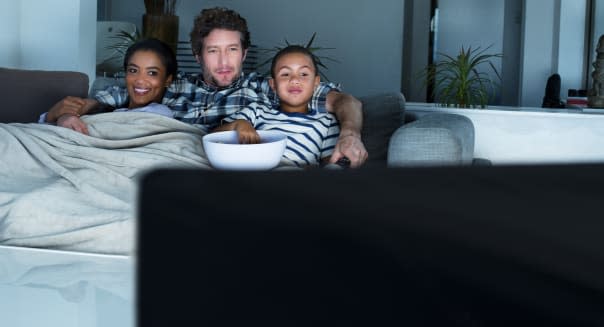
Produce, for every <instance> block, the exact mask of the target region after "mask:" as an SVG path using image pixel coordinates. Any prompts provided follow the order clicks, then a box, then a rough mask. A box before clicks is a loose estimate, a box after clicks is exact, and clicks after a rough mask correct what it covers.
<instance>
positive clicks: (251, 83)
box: [94, 73, 340, 130]
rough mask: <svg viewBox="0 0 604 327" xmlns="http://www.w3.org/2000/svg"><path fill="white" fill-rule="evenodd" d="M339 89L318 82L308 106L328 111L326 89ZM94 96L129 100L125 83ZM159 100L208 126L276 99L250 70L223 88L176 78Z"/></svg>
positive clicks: (115, 102)
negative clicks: (249, 72)
mask: <svg viewBox="0 0 604 327" xmlns="http://www.w3.org/2000/svg"><path fill="white" fill-rule="evenodd" d="M331 90H336V91H340V88H339V86H338V85H335V84H333V83H323V82H322V83H321V84H320V85H319V86H318V87H317V88H316V89H315V92H314V94H313V98H312V100H311V103H310V108H311V109H314V110H317V111H318V112H327V108H326V102H327V93H329V92H330V91H331ZM94 98H95V99H96V100H97V101H99V102H100V103H103V104H106V105H109V106H111V107H115V108H119V107H123V106H125V105H126V104H127V103H128V91H127V90H126V88H124V87H119V86H112V87H109V88H108V89H106V90H104V91H100V92H98V93H97V94H96V95H95V96H94ZM162 103H163V104H165V105H167V106H168V107H170V108H171V109H172V111H173V112H174V118H176V119H178V120H181V121H183V122H186V123H190V124H198V125H203V126H202V127H204V128H205V129H206V130H210V129H212V128H214V127H216V126H218V125H219V124H220V121H221V120H222V119H223V118H224V117H226V116H229V115H231V114H233V113H235V112H237V111H239V110H241V109H242V108H246V107H247V108H251V109H256V108H260V109H261V108H269V109H270V108H278V106H279V101H278V99H277V96H276V94H275V93H274V92H273V91H272V89H271V88H270V86H269V84H268V79H266V78H264V77H262V76H260V75H258V74H257V73H251V74H248V75H245V74H243V73H242V74H241V77H240V78H239V79H238V80H237V81H236V82H234V83H233V84H231V85H230V86H228V87H225V88H216V87H214V86H211V85H208V84H207V83H205V82H204V81H203V80H202V79H201V78H199V77H198V75H192V76H188V77H187V78H179V79H177V80H176V81H175V82H174V83H172V84H171V85H170V87H168V89H167V90H166V93H165V94H164V98H163V99H162Z"/></svg>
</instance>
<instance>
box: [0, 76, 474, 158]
mask: <svg viewBox="0 0 604 327" xmlns="http://www.w3.org/2000/svg"><path fill="white" fill-rule="evenodd" d="M117 83H122V82H121V81H119V80H117V79H114V78H106V77H100V78H98V79H96V80H95V81H94V82H93V83H92V87H90V89H89V85H90V82H89V80H88V77H87V75H85V74H83V73H79V72H66V71H41V70H21V69H8V68H0V96H1V98H2V99H5V101H8V103H5V106H4V108H11V110H7V109H4V110H2V111H0V122H1V123H9V122H22V123H26V122H34V121H37V119H38V116H39V115H40V114H41V113H42V112H44V111H46V110H48V109H49V108H50V107H51V106H52V105H53V104H55V103H56V102H57V101H59V100H60V99H62V98H64V97H65V96H68V95H72V96H79V97H86V96H87V95H89V94H92V93H94V92H96V90H99V89H103V88H105V87H107V86H109V85H111V84H117ZM16 94H19V95H22V96H17V97H15V96H14V95H16ZM358 98H359V99H360V100H361V101H362V103H363V130H362V138H363V142H364V144H365V146H366V148H367V151H368V152H369V158H368V161H367V165H382V166H384V165H386V166H388V167H408V166H440V165H468V164H472V162H473V161H474V158H473V154H474V126H473V124H472V122H471V120H470V119H468V118H467V117H464V116H461V115H456V114H445V113H436V114H430V115H426V116H423V117H421V119H415V118H413V117H409V116H407V117H406V116H405V98H404V96H403V95H402V94H401V93H398V92H385V93H380V94H374V95H369V96H361V97H358Z"/></svg>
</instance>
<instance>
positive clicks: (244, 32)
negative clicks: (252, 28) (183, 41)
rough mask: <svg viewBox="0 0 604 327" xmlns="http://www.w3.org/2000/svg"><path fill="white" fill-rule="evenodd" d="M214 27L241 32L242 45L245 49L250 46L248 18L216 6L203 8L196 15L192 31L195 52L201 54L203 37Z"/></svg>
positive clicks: (192, 48)
mask: <svg viewBox="0 0 604 327" xmlns="http://www.w3.org/2000/svg"><path fill="white" fill-rule="evenodd" d="M214 29H225V30H229V31H237V32H239V33H240V34H241V46H242V47H243V49H244V50H245V49H247V48H249V47H250V32H249V31H248V29H247V22H246V20H245V19H244V18H243V17H241V16H240V15H239V14H238V13H237V12H235V11H233V10H231V9H227V8H221V7H215V8H209V9H203V10H202V11H201V13H200V14H199V15H198V16H197V17H195V22H194V23H193V29H192V30H191V33H190V38H191V50H193V54H195V55H199V54H200V53H201V50H202V49H203V39H204V38H205V37H206V36H208V34H210V32H212V31H213V30H214Z"/></svg>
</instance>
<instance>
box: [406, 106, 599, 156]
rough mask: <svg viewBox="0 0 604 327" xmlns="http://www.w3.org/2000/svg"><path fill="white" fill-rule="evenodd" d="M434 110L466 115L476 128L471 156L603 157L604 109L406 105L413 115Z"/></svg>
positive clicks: (407, 110)
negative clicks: (564, 109) (457, 107)
mask: <svg viewBox="0 0 604 327" xmlns="http://www.w3.org/2000/svg"><path fill="white" fill-rule="evenodd" d="M506 109H507V110H506ZM435 111H437V112H447V113H455V114H461V115H463V116H466V117H468V118H470V119H471V120H472V122H473V123H474V129H475V145H474V157H476V158H484V159H489V160H490V161H491V162H492V163H493V164H494V165H502V164H564V163H589V162H604V114H589V113H581V111H578V110H577V111H570V110H569V111H568V112H564V111H563V110H557V111H554V110H546V109H541V110H540V108H524V109H517V108H514V109H513V110H512V109H510V108H505V107H500V108H498V107H493V108H489V109H486V110H479V109H447V108H441V107H438V108H437V107H434V106H433V105H431V104H423V103H407V105H406V107H405V112H406V113H407V114H409V115H411V116H416V117H418V116H421V115H424V114H427V113H430V112H435Z"/></svg>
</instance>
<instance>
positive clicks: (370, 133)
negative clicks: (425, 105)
mask: <svg viewBox="0 0 604 327" xmlns="http://www.w3.org/2000/svg"><path fill="white" fill-rule="evenodd" d="M359 100H360V101H361V102H362V103H363V129H362V131H361V137H362V139H363V143H364V144H365V148H366V149H367V152H369V158H368V159H367V163H376V162H380V163H383V164H385V163H386V158H387V154H388V142H389V140H390V136H391V135H392V133H394V131H395V130H396V129H397V128H399V127H400V126H401V125H402V124H403V122H404V117H405V98H404V96H403V95H402V94H401V93H397V92H389V93H381V94H375V95H369V96H365V97H360V98H359Z"/></svg>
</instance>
